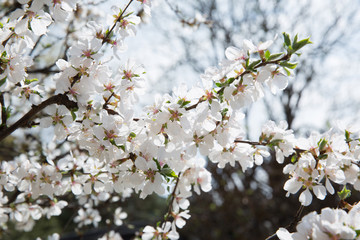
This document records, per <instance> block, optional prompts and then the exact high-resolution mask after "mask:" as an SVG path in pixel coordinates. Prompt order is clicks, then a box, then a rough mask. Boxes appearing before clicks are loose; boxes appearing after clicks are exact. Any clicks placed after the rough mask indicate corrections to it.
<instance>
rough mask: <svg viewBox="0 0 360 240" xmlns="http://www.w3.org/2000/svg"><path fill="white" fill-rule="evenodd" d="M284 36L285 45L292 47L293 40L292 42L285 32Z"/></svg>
mask: <svg viewBox="0 0 360 240" xmlns="http://www.w3.org/2000/svg"><path fill="white" fill-rule="evenodd" d="M283 36H284V43H285V45H286V46H290V45H291V40H290V36H289V34H287V33H286V32H283Z"/></svg>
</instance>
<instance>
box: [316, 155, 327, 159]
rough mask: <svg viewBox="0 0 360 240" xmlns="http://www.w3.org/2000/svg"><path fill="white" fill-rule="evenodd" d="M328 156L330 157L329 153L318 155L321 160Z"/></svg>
mask: <svg viewBox="0 0 360 240" xmlns="http://www.w3.org/2000/svg"><path fill="white" fill-rule="evenodd" d="M327 157H328V155H327V154H320V155H319V156H318V159H319V160H323V159H327Z"/></svg>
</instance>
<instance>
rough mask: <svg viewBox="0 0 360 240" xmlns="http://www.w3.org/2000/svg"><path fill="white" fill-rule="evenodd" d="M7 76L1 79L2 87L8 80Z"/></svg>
mask: <svg viewBox="0 0 360 240" xmlns="http://www.w3.org/2000/svg"><path fill="white" fill-rule="evenodd" d="M6 78H7V77H4V78H3V79H1V80H0V87H1V86H2V85H3V84H4V83H5V82H6Z"/></svg>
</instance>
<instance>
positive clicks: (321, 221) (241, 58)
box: [0, 0, 360, 239]
mask: <svg viewBox="0 0 360 240" xmlns="http://www.w3.org/2000/svg"><path fill="white" fill-rule="evenodd" d="M96 4H97V3H94V2H91V1H89V2H88V4H84V2H80V1H79V2H77V1H76V0H63V1H47V0H32V1H26V0H21V1H20V0H19V1H17V2H12V1H8V2H6V3H4V4H3V5H4V8H3V9H4V10H2V16H1V26H0V27H1V30H0V31H1V34H0V40H1V46H0V54H1V58H0V91H1V93H0V104H1V107H2V109H1V126H0V141H6V140H9V139H11V140H10V141H12V143H13V145H14V147H15V148H17V151H18V152H19V154H16V156H13V157H12V158H6V157H4V158H3V159H2V161H1V170H0V182H1V193H0V194H1V195H0V200H1V201H0V203H1V205H0V223H1V224H0V226H1V229H2V230H3V231H4V232H5V233H6V229H7V228H8V226H9V224H14V225H15V227H16V229H18V230H21V231H26V232H29V231H31V230H32V229H33V227H34V225H35V224H36V222H38V221H39V220H41V219H43V218H47V219H50V218H52V217H55V216H59V215H61V214H62V213H63V211H64V209H66V208H70V207H71V208H72V209H76V211H75V214H76V215H75V216H74V218H73V219H71V220H73V221H74V223H76V228H77V229H82V228H83V227H86V226H93V227H95V228H96V227H98V226H99V224H101V223H106V224H108V225H110V226H119V225H122V224H123V222H124V221H126V218H127V213H125V212H124V211H123V208H122V207H121V203H122V201H126V199H127V198H128V197H129V196H130V195H131V194H136V195H137V196H138V197H139V198H142V199H145V198H146V197H147V196H149V195H152V194H157V195H160V196H165V195H167V196H168V208H167V209H168V210H167V212H166V213H165V215H164V216H163V218H162V219H161V217H160V216H159V222H158V223H157V224H156V225H155V226H145V227H144V228H143V229H140V230H139V233H138V235H137V236H136V237H137V238H140V239H178V238H179V237H180V236H179V233H178V229H180V228H183V227H185V224H186V221H187V219H189V218H190V216H191V213H190V212H189V210H188V208H189V200H188V199H189V198H190V197H191V196H192V195H193V194H194V192H195V194H201V193H202V192H208V191H210V190H211V188H212V185H211V174H210V172H209V171H208V170H207V169H206V160H205V159H204V157H208V159H209V161H211V162H213V163H216V164H217V166H218V167H219V168H224V167H225V166H226V165H230V166H232V167H235V165H239V166H240V168H241V170H242V171H246V170H247V169H249V168H252V167H254V166H259V165H261V164H262V163H263V160H264V158H266V157H267V156H269V155H270V152H274V153H275V154H276V161H277V163H278V164H279V167H282V168H283V173H284V174H285V175H287V176H288V177H289V180H288V181H287V182H286V183H285V185H284V186H283V188H284V190H285V191H284V194H286V195H287V196H289V195H291V194H296V193H300V195H299V202H300V203H301V204H302V206H303V207H305V206H309V205H310V204H311V203H312V199H313V198H314V197H316V198H318V199H321V200H323V199H325V198H326V196H327V195H328V194H335V190H334V188H333V184H339V185H343V186H344V188H343V191H341V192H338V195H339V197H340V198H341V206H339V209H330V208H325V209H323V210H322V212H321V214H317V213H315V212H314V213H311V214H309V215H306V216H305V217H304V218H303V220H302V221H300V222H299V224H298V225H297V232H294V233H290V232H289V231H288V230H287V229H286V228H284V226H279V230H278V231H277V232H276V233H274V235H273V236H270V237H269V239H270V238H275V237H276V236H277V237H278V238H280V239H308V238H312V239H318V238H321V239H339V238H345V239H356V238H358V237H359V230H360V222H359V219H360V216H359V215H360V210H359V205H358V204H354V205H351V204H349V203H347V202H346V199H347V198H348V196H349V194H350V193H349V191H348V190H347V188H346V186H352V187H353V188H354V189H355V190H356V191H358V190H360V172H359V154H360V146H359V144H360V143H359V134H360V132H359V131H360V129H359V128H357V127H356V126H343V125H341V124H338V125H337V126H334V127H333V128H332V129H331V130H329V131H328V132H325V133H313V134H311V135H310V136H309V137H308V138H297V137H296V136H295V135H294V134H293V131H292V130H291V129H288V128H287V123H286V122H285V121H282V122H279V123H275V122H273V121H268V122H267V123H266V124H265V125H264V126H263V128H262V133H261V134H260V136H259V138H258V141H250V140H248V139H247V138H246V129H245V127H244V124H243V122H242V119H243V118H244V112H243V110H244V108H245V107H247V106H249V105H251V104H252V103H254V102H256V101H258V100H260V99H261V98H263V97H264V92H265V91H270V92H271V93H272V94H277V93H278V92H280V91H282V90H284V89H286V87H287V86H288V82H289V81H291V78H293V77H295V78H296V76H294V69H295V68H296V66H297V63H296V62H295V61H294V58H296V55H300V52H299V50H300V49H302V48H303V47H305V46H306V45H307V44H311V41H310V39H309V38H305V39H300V38H299V37H298V35H296V36H289V34H287V33H283V34H282V38H283V51H282V52H271V51H270V50H271V49H270V47H271V45H272V44H273V39H270V40H268V41H265V42H263V43H253V42H252V41H251V40H244V41H243V44H242V46H233V47H229V48H227V49H225V55H226V59H225V60H223V61H221V62H220V64H219V65H218V66H214V67H209V68H208V69H207V70H206V71H205V73H204V74H202V75H201V76H200V81H199V83H198V84H197V85H194V86H193V87H192V88H190V89H188V88H187V87H186V86H185V85H180V86H178V87H175V88H174V89H173V92H172V94H171V95H169V94H165V95H162V96H160V95H159V96H156V99H155V103H153V104H150V105H149V106H147V107H146V108H145V109H144V113H137V112H135V111H134V108H135V106H136V103H137V102H138V100H139V97H140V96H141V94H142V93H143V92H144V83H145V76H146V74H145V69H144V67H143V66H142V65H141V63H137V62H134V61H133V60H131V59H129V60H127V59H126V60H125V61H124V60H122V59H121V54H122V53H123V52H124V51H126V50H127V47H126V42H125V39H126V38H128V37H132V36H134V35H135V34H136V31H137V25H139V24H140V23H141V21H142V19H141V18H140V17H139V16H138V15H144V14H145V15H147V16H148V17H150V16H151V1H149V0H138V1H134V0H130V1H128V2H127V3H119V6H114V7H113V8H112V10H113V13H114V14H113V15H112V16H105V17H104V16H101V14H97V13H96V11H94V8H96ZM120 5H121V6H120ZM91 6H93V7H94V8H92V7H91ZM136 13H138V14H136ZM104 19H105V20H104ZM61 34H64V36H66V37H65V39H64V38H61ZM59 42H60V43H59ZM109 50H111V51H113V52H112V53H111V54H110V55H109V54H108V53H109ZM127 51H131V49H128V50H127ZM55 52H57V53H55ZM119 58H120V60H119ZM114 62H116V63H117V64H116V65H117V67H114V65H115V64H113V63H114ZM119 62H120V63H121V64H119ZM119 65H120V66H119ZM49 135H50V136H49ZM104 204H107V205H109V206H113V207H114V208H113V209H112V216H111V217H109V216H108V215H107V216H106V217H105V216H103V215H102V213H103V211H102V210H103V209H102V206H104ZM74 206H75V207H74ZM297 217H299V218H300V216H297ZM295 224H296V223H295ZM5 233H4V234H5ZM61 234H62V232H58V233H53V234H52V235H51V236H49V238H48V239H59V238H60V236H61ZM100 239H121V236H120V233H118V232H115V231H109V232H108V233H106V234H105V235H104V236H102V237H101V238H100Z"/></svg>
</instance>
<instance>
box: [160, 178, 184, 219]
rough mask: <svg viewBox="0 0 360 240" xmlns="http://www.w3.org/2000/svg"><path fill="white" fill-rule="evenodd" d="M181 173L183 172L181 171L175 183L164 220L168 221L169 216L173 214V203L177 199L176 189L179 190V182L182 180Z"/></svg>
mask: <svg viewBox="0 0 360 240" xmlns="http://www.w3.org/2000/svg"><path fill="white" fill-rule="evenodd" d="M180 175H181V173H179V175H178V177H177V179H176V183H175V187H174V189H173V191H172V193H171V200H170V202H169V207H168V210H167V213H166V215H165V218H164V222H167V220H168V218H169V216H170V215H171V213H172V211H173V203H174V201H175V199H176V190H177V187H178V185H179V182H180Z"/></svg>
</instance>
